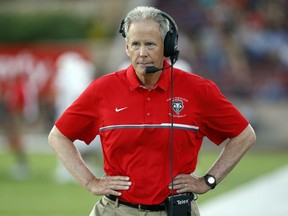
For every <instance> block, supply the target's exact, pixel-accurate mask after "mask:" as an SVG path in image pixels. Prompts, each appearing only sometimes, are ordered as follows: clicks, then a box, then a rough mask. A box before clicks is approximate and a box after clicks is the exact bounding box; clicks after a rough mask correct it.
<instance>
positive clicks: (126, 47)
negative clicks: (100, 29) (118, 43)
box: [125, 43, 130, 57]
mask: <svg viewBox="0 0 288 216" xmlns="http://www.w3.org/2000/svg"><path fill="white" fill-rule="evenodd" d="M125 51H126V54H127V56H128V57H130V53H129V45H128V43H126V45H125Z"/></svg>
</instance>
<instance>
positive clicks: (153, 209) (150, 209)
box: [105, 195, 166, 212]
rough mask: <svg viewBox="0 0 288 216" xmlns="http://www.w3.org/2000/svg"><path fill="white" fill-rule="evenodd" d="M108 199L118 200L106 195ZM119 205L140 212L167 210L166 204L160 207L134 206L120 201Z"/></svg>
mask: <svg viewBox="0 0 288 216" xmlns="http://www.w3.org/2000/svg"><path fill="white" fill-rule="evenodd" d="M105 196H106V197H107V198H108V199H110V200H112V201H114V202H115V201H116V200H117V199H118V198H117V197H115V196H113V195H105ZM118 203H119V204H122V205H126V206H129V207H132V208H137V209H139V210H140V211H152V212H153V211H164V210H165V208H166V205H165V203H164V202H163V203H161V204H159V205H141V204H133V203H129V202H124V201H121V200H119V199H118Z"/></svg>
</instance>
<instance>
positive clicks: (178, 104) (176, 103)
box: [172, 99, 184, 115]
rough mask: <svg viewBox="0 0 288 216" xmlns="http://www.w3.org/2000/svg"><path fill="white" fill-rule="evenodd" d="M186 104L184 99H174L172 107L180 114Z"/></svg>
mask: <svg viewBox="0 0 288 216" xmlns="http://www.w3.org/2000/svg"><path fill="white" fill-rule="evenodd" d="M183 108H184V104H183V101H182V100H180V99H173V101H172V109H173V110H174V112H175V113H177V115H179V114H180V112H181V111H182V110H183Z"/></svg>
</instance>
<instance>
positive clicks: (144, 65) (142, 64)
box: [137, 62, 153, 68]
mask: <svg viewBox="0 0 288 216" xmlns="http://www.w3.org/2000/svg"><path fill="white" fill-rule="evenodd" d="M137 64H138V65H139V66H140V67H143V68H146V67H149V66H153V64H152V63H142V62H141V63H140V62H138V63H137Z"/></svg>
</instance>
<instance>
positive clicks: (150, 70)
mask: <svg viewBox="0 0 288 216" xmlns="http://www.w3.org/2000/svg"><path fill="white" fill-rule="evenodd" d="M170 67H172V65H169V66H168V67H165V68H164V67H163V68H158V67H155V66H148V67H146V69H145V73H148V74H149V73H156V72H157V71H159V70H166V69H168V68H170Z"/></svg>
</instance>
